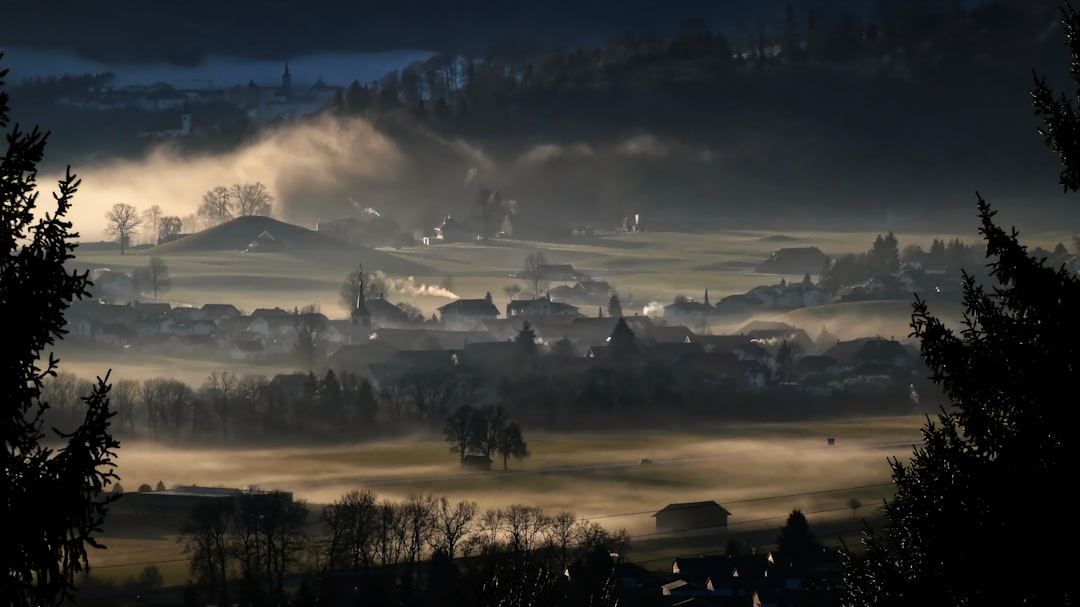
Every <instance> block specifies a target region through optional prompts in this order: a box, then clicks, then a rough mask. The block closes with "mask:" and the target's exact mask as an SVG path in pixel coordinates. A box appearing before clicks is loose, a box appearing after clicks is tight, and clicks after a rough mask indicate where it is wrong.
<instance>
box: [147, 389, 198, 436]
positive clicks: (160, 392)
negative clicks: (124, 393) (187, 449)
mask: <svg viewBox="0 0 1080 607" xmlns="http://www.w3.org/2000/svg"><path fill="white" fill-rule="evenodd" d="M192 397H193V394H192V390H191V388H190V387H188V385H187V384H185V383H184V382H181V381H177V380H175V379H164V378H161V377H155V378H153V379H148V380H146V381H145V382H143V385H142V405H143V410H144V411H146V427H147V429H148V430H149V432H150V435H151V437H154V438H158V437H160V436H161V433H162V432H164V431H171V432H173V433H174V435H175V434H176V433H179V432H180V430H181V429H182V428H183V427H184V426H185V425H186V424H187V423H188V422H189V421H190V419H191V404H192V401H193V398H192Z"/></svg>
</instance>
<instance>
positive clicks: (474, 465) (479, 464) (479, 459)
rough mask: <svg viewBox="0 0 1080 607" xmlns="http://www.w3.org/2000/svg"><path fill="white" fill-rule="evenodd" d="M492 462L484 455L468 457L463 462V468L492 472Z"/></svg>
mask: <svg viewBox="0 0 1080 607" xmlns="http://www.w3.org/2000/svg"><path fill="white" fill-rule="evenodd" d="M491 463H492V462H491V460H490V459H488V458H486V457H484V456H483V455H466V456H465V458H464V459H462V460H461V467H462V468H464V469H466V470H482V471H488V470H491Z"/></svg>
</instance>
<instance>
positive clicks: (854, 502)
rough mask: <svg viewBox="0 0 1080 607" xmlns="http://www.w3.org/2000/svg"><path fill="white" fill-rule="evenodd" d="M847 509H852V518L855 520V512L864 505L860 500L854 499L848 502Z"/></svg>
mask: <svg viewBox="0 0 1080 607" xmlns="http://www.w3.org/2000/svg"><path fill="white" fill-rule="evenodd" d="M847 507H848V508H851V518H855V512H856V511H857V510H858V509H859V508H862V507H863V503H862V502H861V501H859V498H857V497H852V498H851V499H849V500H848V501H847Z"/></svg>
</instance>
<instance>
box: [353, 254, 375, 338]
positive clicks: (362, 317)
mask: <svg viewBox="0 0 1080 607" xmlns="http://www.w3.org/2000/svg"><path fill="white" fill-rule="evenodd" d="M356 273H357V275H358V277H359V281H360V285H359V287H360V288H358V289H357V290H356V305H355V306H353V311H352V315H351V316H350V320H352V324H354V325H357V326H363V327H364V328H365V329H370V328H371V311H370V310H368V307H367V304H366V303H365V299H366V297H365V294H364V264H360V267H359V268H357V270H356Z"/></svg>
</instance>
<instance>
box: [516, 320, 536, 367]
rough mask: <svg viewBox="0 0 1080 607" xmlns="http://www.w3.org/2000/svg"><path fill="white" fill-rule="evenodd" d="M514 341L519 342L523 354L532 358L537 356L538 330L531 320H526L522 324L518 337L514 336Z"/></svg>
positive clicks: (519, 349) (519, 348) (520, 351)
mask: <svg viewBox="0 0 1080 607" xmlns="http://www.w3.org/2000/svg"><path fill="white" fill-rule="evenodd" d="M514 343H515V344H517V347H518V352H519V353H521V355H522V356H525V357H528V358H531V357H533V356H536V331H534V330H533V328H532V325H530V324H529V321H527V320H526V321H525V322H524V323H523V324H522V325H521V330H520V331H518V334H517V337H515V338H514Z"/></svg>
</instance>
